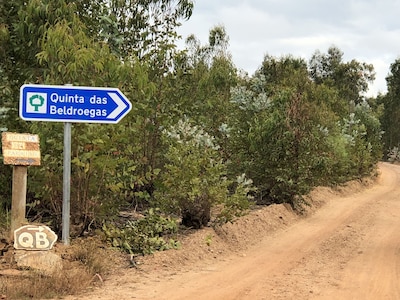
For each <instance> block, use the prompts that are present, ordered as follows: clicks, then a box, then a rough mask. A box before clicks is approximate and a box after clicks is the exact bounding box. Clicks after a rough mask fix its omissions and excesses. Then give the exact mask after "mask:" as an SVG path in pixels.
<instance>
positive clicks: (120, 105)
mask: <svg viewBox="0 0 400 300" xmlns="http://www.w3.org/2000/svg"><path fill="white" fill-rule="evenodd" d="M107 94H108V95H109V96H110V97H111V99H113V100H114V102H115V103H116V104H117V108H116V109H114V110H113V111H112V112H111V113H110V114H109V115H108V116H107V118H108V119H114V118H116V117H117V116H118V115H119V114H120V113H121V112H122V111H123V110H124V109H125V108H126V107H127V105H126V104H125V103H124V102H123V101H122V100H121V98H120V97H119V96H118V95H117V94H116V93H107Z"/></svg>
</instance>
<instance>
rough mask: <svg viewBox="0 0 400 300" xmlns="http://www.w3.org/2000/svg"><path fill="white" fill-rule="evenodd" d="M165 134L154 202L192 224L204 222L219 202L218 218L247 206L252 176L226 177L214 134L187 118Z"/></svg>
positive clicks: (239, 211) (195, 225) (225, 169)
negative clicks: (163, 154)
mask: <svg viewBox="0 0 400 300" xmlns="http://www.w3.org/2000/svg"><path fill="white" fill-rule="evenodd" d="M164 134H165V143H166V144H169V146H168V151H167V153H166V160H167V162H166V164H165V170H164V171H163V172H162V173H161V178H160V180H161V186H160V188H159V190H158V191H157V192H156V194H155V199H156V200H155V202H156V205H158V206H160V207H162V208H163V209H164V210H166V211H168V212H172V213H177V214H179V215H180V216H181V217H182V224H183V225H185V226H188V227H193V228H201V227H203V226H206V225H207V224H208V223H209V222H210V220H211V211H212V209H213V208H215V207H216V206H219V205H220V206H221V210H220V212H219V213H218V214H217V215H216V216H215V217H216V221H217V222H221V221H222V220H223V221H225V222H226V221H231V220H232V219H233V218H234V217H235V216H238V215H241V214H242V213H243V212H244V211H246V209H248V208H249V205H250V201H249V200H250V197H251V195H250V194H249V192H250V191H251V189H252V188H251V183H252V182H251V180H246V179H245V177H244V175H243V176H242V177H239V179H238V180H237V182H233V181H232V180H230V179H229V178H228V177H227V168H226V166H225V164H224V162H223V160H222V159H221V155H220V153H219V146H218V145H216V144H215V142H214V139H213V137H211V136H210V135H208V134H207V133H206V132H205V131H204V130H203V129H201V128H199V127H198V126H193V125H191V124H190V122H189V121H188V120H184V121H182V120H181V121H179V122H178V124H177V125H176V126H173V127H172V128H170V129H169V130H166V131H165V133H164Z"/></svg>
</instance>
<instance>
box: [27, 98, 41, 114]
mask: <svg viewBox="0 0 400 300" xmlns="http://www.w3.org/2000/svg"><path fill="white" fill-rule="evenodd" d="M29 104H30V105H31V106H33V108H34V111H39V107H41V106H42V105H43V104H44V98H43V97H42V96H40V95H33V96H32V97H30V98H29Z"/></svg>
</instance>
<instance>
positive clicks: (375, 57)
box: [179, 0, 400, 95]
mask: <svg viewBox="0 0 400 300" xmlns="http://www.w3.org/2000/svg"><path fill="white" fill-rule="evenodd" d="M399 11H400V1H399V0H337V1H327V0H302V1H298V0H229V1H216V0H198V1H196V2H195V8H194V13H193V16H192V18H191V19H190V20H189V21H187V22H185V23H184V24H183V26H182V27H181V28H180V30H179V33H180V34H181V35H182V36H183V37H187V36H188V35H189V34H194V35H195V36H197V37H198V38H199V39H200V40H201V41H202V42H203V43H206V42H207V40H208V32H209V30H210V29H211V28H212V27H214V26H216V25H223V26H225V28H226V31H227V34H228V35H229V37H230V48H229V50H230V51H231V53H232V57H233V60H234V63H235V64H236V66H237V67H238V68H241V69H244V70H245V71H247V72H249V73H250V74H251V73H253V72H254V71H255V70H256V69H257V68H258V67H259V66H260V65H261V63H262V61H263V59H264V55H265V54H269V55H273V56H278V57H279V56H282V55H288V54H291V55H293V56H300V57H302V58H304V59H306V60H308V59H310V58H311V56H312V54H313V53H314V52H315V51H316V50H320V51H321V52H326V51H327V49H328V48H329V47H330V46H332V45H335V46H337V47H338V48H339V49H340V50H341V51H343V52H344V59H345V60H351V59H356V60H359V61H360V62H366V63H369V64H373V65H374V68H375V71H376V73H377V79H376V81H375V83H374V85H373V86H372V87H371V89H370V93H369V94H370V95H376V93H377V92H378V91H381V92H385V91H386V82H385V77H386V76H387V74H388V72H389V66H390V64H391V63H393V62H394V61H395V59H396V58H397V57H398V55H399V54H400V39H399V36H400V18H399V16H398V14H399Z"/></svg>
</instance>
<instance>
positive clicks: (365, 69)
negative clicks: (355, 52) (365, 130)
mask: <svg viewBox="0 0 400 300" xmlns="http://www.w3.org/2000/svg"><path fill="white" fill-rule="evenodd" d="M343 55H344V53H343V52H342V51H341V50H340V49H339V48H337V47H334V46H332V47H330V48H329V49H328V53H326V54H324V53H321V52H320V51H319V50H317V51H316V52H315V53H314V54H313V56H312V57H311V59H310V61H309V73H310V77H311V78H312V79H313V80H314V82H315V83H316V84H324V85H327V86H328V87H331V88H334V89H336V90H337V92H338V96H339V98H338V99H337V100H338V102H337V103H331V107H332V109H334V110H335V111H336V113H337V114H339V115H341V116H345V115H347V114H348V113H349V112H352V110H353V108H354V105H356V104H358V103H361V102H363V101H364V100H365V93H366V92H367V91H368V84H369V83H371V82H373V80H374V79H375V72H374V67H373V65H372V64H367V63H364V62H359V61H357V60H355V59H352V60H351V61H349V62H345V61H344V60H343Z"/></svg>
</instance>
